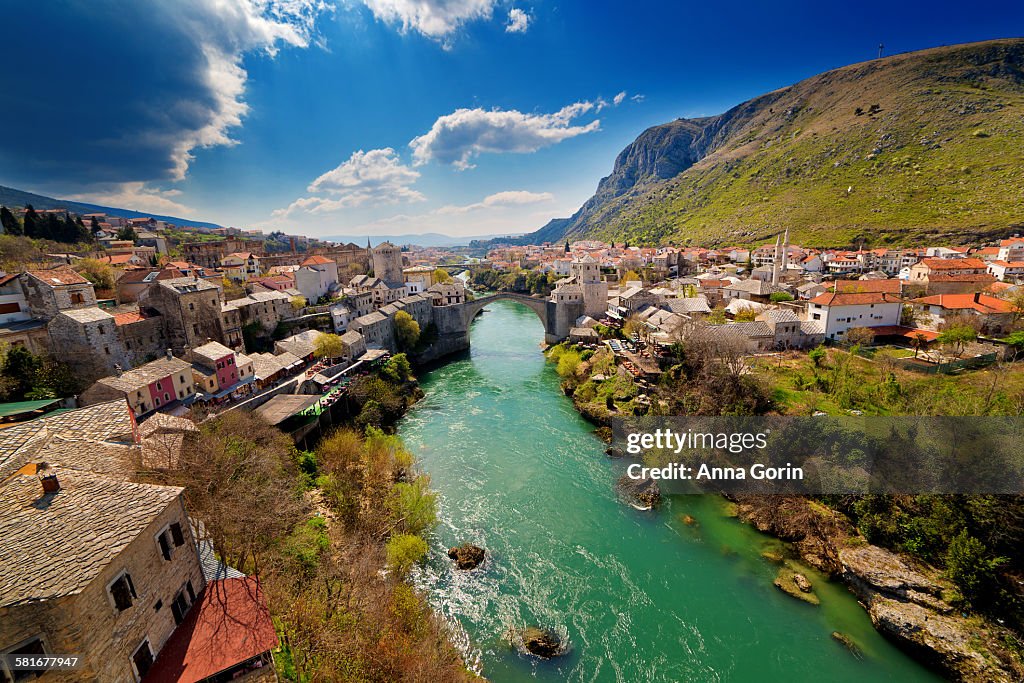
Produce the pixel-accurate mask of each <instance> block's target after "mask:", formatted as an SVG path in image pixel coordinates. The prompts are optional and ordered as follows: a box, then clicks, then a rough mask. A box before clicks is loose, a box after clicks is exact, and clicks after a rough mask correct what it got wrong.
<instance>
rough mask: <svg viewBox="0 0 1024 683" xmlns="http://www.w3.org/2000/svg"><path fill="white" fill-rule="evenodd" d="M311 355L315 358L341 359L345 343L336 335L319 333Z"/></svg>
mask: <svg viewBox="0 0 1024 683" xmlns="http://www.w3.org/2000/svg"><path fill="white" fill-rule="evenodd" d="M313 355H314V356H316V357H317V358H331V359H333V358H341V357H342V356H344V355H345V342H343V341H341V337H339V336H338V335H336V334H330V333H326V332H321V333H320V334H319V335H317V338H316V341H315V342H314V345H313Z"/></svg>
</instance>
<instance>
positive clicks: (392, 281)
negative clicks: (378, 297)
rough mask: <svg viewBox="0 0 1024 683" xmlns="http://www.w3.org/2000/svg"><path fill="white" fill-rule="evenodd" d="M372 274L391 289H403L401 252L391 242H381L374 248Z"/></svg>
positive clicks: (403, 278)
mask: <svg viewBox="0 0 1024 683" xmlns="http://www.w3.org/2000/svg"><path fill="white" fill-rule="evenodd" d="M373 274H374V276H376V277H378V278H380V279H381V280H383V281H384V282H385V283H386V284H387V285H388V286H389V287H391V288H399V287H403V286H404V285H405V277H404V276H403V275H402V250H401V249H399V248H398V247H396V246H395V245H393V244H391V242H382V243H381V244H378V245H377V246H376V247H374V249H373Z"/></svg>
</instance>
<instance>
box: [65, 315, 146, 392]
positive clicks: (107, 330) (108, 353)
mask: <svg viewBox="0 0 1024 683" xmlns="http://www.w3.org/2000/svg"><path fill="white" fill-rule="evenodd" d="M47 331H48V332H49V336H50V349H51V351H52V352H53V353H54V354H55V355H57V357H58V358H60V359H61V360H64V361H65V362H67V363H68V365H70V366H71V368H72V370H74V372H75V374H76V375H77V376H78V377H79V378H81V379H82V380H83V381H85V382H94V381H96V380H97V379H99V378H101V377H107V376H109V375H113V374H115V372H116V367H115V366H120V367H121V368H122V369H128V368H130V367H132V365H131V358H130V357H129V355H128V352H127V351H126V349H125V348H124V345H123V344H122V342H121V338H120V336H119V335H118V331H117V325H115V324H114V318H113V316H110V315H107V316H106V317H105V318H103V319H101V320H95V321H89V322H80V321H78V320H75V319H74V318H72V317H70V316H69V315H67V314H64V313H61V314H60V315H58V316H56V317H55V318H54V319H53V320H51V321H50V322H49V324H48V325H47Z"/></svg>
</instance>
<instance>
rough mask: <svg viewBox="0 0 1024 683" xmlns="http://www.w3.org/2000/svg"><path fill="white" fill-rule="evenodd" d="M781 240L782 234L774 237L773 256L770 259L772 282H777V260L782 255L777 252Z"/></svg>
mask: <svg viewBox="0 0 1024 683" xmlns="http://www.w3.org/2000/svg"><path fill="white" fill-rule="evenodd" d="M781 240H782V235H777V236H776V237H775V258H773V259H772V284H773V285H777V284H779V261H780V260H781V259H782V255H781V254H780V253H779V243H780V241H781Z"/></svg>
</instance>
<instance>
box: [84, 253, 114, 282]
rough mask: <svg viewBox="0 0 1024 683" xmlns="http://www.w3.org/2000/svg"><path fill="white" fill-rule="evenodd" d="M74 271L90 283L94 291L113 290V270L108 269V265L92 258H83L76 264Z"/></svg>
mask: <svg viewBox="0 0 1024 683" xmlns="http://www.w3.org/2000/svg"><path fill="white" fill-rule="evenodd" d="M75 270H77V271H78V272H79V273H80V274H81V276H82V277H84V278H85V279H86V280H88V281H89V282H91V283H92V284H93V286H94V287H96V289H113V288H114V269H113V268H111V267H110V264H109V263H104V262H103V261H100V260H98V259H94V258H84V259H82V260H81V261H79V262H78V263H77V264H76V266H75Z"/></svg>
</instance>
